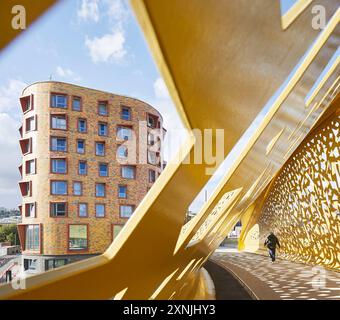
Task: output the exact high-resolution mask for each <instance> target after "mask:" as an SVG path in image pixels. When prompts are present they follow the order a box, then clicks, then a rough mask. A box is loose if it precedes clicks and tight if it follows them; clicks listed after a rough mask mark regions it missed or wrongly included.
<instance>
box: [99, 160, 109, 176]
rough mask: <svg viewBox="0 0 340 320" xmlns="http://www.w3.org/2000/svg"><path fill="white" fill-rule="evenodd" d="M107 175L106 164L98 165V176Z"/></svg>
mask: <svg viewBox="0 0 340 320" xmlns="http://www.w3.org/2000/svg"><path fill="white" fill-rule="evenodd" d="M108 175H109V168H108V164H107V163H99V176H101V177H107V176H108Z"/></svg>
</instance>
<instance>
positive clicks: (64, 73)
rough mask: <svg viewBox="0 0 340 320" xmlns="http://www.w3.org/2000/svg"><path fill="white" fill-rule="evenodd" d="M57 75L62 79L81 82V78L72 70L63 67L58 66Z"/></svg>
mask: <svg viewBox="0 0 340 320" xmlns="http://www.w3.org/2000/svg"><path fill="white" fill-rule="evenodd" d="M56 72H57V75H58V76H60V77H62V78H69V79H72V80H75V81H80V80H81V78H80V77H79V76H78V75H77V74H76V73H75V72H74V71H72V70H71V69H68V68H63V67H61V66H57V69H56Z"/></svg>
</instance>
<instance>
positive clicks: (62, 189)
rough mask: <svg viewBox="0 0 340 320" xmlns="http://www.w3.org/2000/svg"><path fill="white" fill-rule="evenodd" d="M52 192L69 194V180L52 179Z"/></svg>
mask: <svg viewBox="0 0 340 320" xmlns="http://www.w3.org/2000/svg"><path fill="white" fill-rule="evenodd" d="M51 194H55V195H65V194H67V181H51Z"/></svg>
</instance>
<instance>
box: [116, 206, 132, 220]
mask: <svg viewBox="0 0 340 320" xmlns="http://www.w3.org/2000/svg"><path fill="white" fill-rule="evenodd" d="M133 210H134V206H128V205H121V206H119V214H120V217H121V218H130V217H131V216H132V213H133Z"/></svg>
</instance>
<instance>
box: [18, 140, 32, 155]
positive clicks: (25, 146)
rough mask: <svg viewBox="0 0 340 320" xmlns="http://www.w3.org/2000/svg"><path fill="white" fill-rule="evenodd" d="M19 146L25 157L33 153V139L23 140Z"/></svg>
mask: <svg viewBox="0 0 340 320" xmlns="http://www.w3.org/2000/svg"><path fill="white" fill-rule="evenodd" d="M19 144H20V148H21V153H22V154H23V155H25V154H28V153H32V138H27V139H21V140H19Z"/></svg>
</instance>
